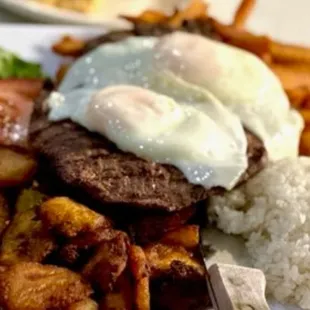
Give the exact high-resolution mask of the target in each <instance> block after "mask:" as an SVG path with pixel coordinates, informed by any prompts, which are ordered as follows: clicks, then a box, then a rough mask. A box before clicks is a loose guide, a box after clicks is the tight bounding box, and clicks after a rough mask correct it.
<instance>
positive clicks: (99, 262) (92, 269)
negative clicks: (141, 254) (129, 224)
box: [82, 232, 129, 293]
mask: <svg viewBox="0 0 310 310" xmlns="http://www.w3.org/2000/svg"><path fill="white" fill-rule="evenodd" d="M128 243H129V240H128V237H127V235H126V234H125V233H123V232H119V233H118V234H117V236H116V237H115V238H113V239H112V240H110V241H103V242H102V243H101V244H100V245H99V247H98V249H97V250H96V252H95V254H94V256H93V257H92V258H91V259H90V260H89V262H88V263H87V264H86V265H85V267H84V268H83V271H82V274H83V276H84V277H85V278H86V279H88V280H89V282H91V283H92V284H93V285H95V286H96V287H98V288H99V289H100V290H101V291H102V292H104V293H106V292H109V291H111V290H113V287H114V285H115V283H116V281H117V280H118V278H119V276H120V275H121V274H122V272H123V271H124V270H125V268H126V265H127V259H128V253H127V249H128Z"/></svg>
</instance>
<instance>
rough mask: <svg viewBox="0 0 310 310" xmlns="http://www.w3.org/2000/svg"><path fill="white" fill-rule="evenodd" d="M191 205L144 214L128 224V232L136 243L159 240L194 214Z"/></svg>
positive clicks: (194, 210) (143, 243)
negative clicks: (174, 209)
mask: <svg viewBox="0 0 310 310" xmlns="http://www.w3.org/2000/svg"><path fill="white" fill-rule="evenodd" d="M195 212H196V209H195V208H193V207H189V208H185V209H183V210H180V211H178V212H173V213H168V214H162V215H152V216H144V217H142V218H138V220H137V221H136V222H135V223H133V224H132V225H131V226H130V228H129V229H130V232H131V235H132V237H133V239H134V240H135V242H136V243H138V244H142V245H145V244H148V243H151V242H154V241H158V240H160V239H161V238H162V237H163V236H164V235H165V234H166V233H167V232H169V231H172V230H174V229H176V228H178V227H180V226H182V225H184V224H185V223H187V222H188V221H189V220H190V218H192V217H193V215H194V214H195Z"/></svg>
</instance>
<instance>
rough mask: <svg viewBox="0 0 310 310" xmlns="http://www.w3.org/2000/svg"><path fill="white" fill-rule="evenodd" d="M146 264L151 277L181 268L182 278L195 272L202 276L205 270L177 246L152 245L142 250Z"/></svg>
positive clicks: (189, 254)
mask: <svg viewBox="0 0 310 310" xmlns="http://www.w3.org/2000/svg"><path fill="white" fill-rule="evenodd" d="M144 252H145V256H146V258H147V262H148V264H149V266H150V268H151V276H152V277H155V278H156V277H160V276H161V275H162V274H165V273H167V272H171V270H172V269H173V268H175V267H179V269H180V267H182V271H183V276H185V277H186V273H187V271H188V272H189V273H193V272H195V273H196V274H198V275H201V276H203V275H204V274H205V268H204V266H202V265H201V264H200V263H199V262H198V261H197V260H196V259H195V258H194V257H193V255H192V254H191V253H189V252H188V251H186V250H185V249H184V248H182V247H179V246H171V245H170V246H168V245H164V244H160V243H157V244H154V245H151V246H148V247H147V248H145V249H144Z"/></svg>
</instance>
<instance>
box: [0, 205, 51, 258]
mask: <svg viewBox="0 0 310 310" xmlns="http://www.w3.org/2000/svg"><path fill="white" fill-rule="evenodd" d="M55 247H56V243H55V240H54V238H53V236H51V235H50V233H49V232H48V231H47V230H46V229H45V228H44V226H43V224H42V222H41V221H40V220H38V219H37V215H36V211H35V210H34V209H30V210H27V211H24V212H20V213H18V214H16V215H15V216H14V218H13V220H12V221H11V223H10V224H9V226H8V227H7V229H6V230H5V232H4V235H3V238H2V244H1V246H0V263H2V264H13V263H18V262H30V261H32V262H41V261H42V260H43V259H44V258H45V257H46V256H47V255H48V254H50V253H51V252H52V251H53V250H54V249H55Z"/></svg>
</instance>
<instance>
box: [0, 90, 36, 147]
mask: <svg viewBox="0 0 310 310" xmlns="http://www.w3.org/2000/svg"><path fill="white" fill-rule="evenodd" d="M32 110H33V100H32V99H30V98H29V97H27V96H25V95H22V94H19V93H17V92H14V91H10V90H7V91H1V90H0V144H21V143H24V142H25V140H26V138H27V133H28V126H29V122H30V117H31V113H32Z"/></svg>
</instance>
